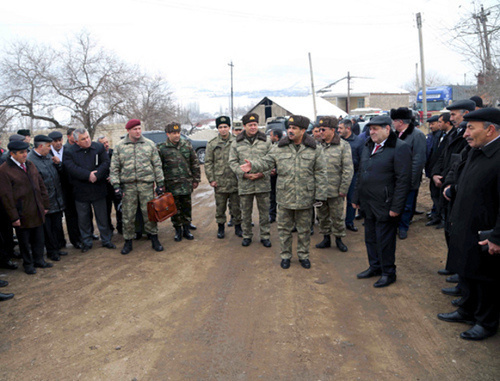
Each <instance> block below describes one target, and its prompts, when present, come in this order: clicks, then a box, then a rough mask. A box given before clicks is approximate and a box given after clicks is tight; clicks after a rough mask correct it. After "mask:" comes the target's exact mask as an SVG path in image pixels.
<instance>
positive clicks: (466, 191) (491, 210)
mask: <svg viewBox="0 0 500 381" xmlns="http://www.w3.org/2000/svg"><path fill="white" fill-rule="evenodd" d="M464 119H465V121H467V130H466V131H465V134H464V138H465V139H466V141H467V143H468V144H469V146H470V147H471V149H470V150H469V151H468V152H467V154H466V155H465V154H463V155H462V158H463V159H464V160H462V161H461V162H460V164H459V165H458V167H457V169H456V170H455V169H454V170H453V172H452V174H454V175H455V179H456V181H455V183H454V184H452V185H450V186H449V187H445V190H444V193H445V195H446V197H447V198H450V199H454V204H453V207H452V209H451V213H450V222H451V224H450V225H451V229H450V250H449V255H448V264H447V266H448V268H449V269H450V270H451V271H452V272H455V273H457V274H459V276H460V282H461V285H462V287H463V289H464V296H463V298H462V301H461V303H460V307H459V308H458V310H456V311H454V312H451V313H444V314H438V318H439V319H441V320H444V321H449V322H459V323H468V324H471V325H473V326H472V328H470V329H469V330H467V331H465V332H462V333H461V334H460V337H461V338H462V339H466V340H483V339H486V338H488V337H490V336H493V335H494V334H495V333H496V332H497V330H498V325H499V318H500V298H499V293H500V255H499V254H500V212H499V207H500V165H499V163H500V110H498V109H496V108H484V109H480V110H476V111H473V112H471V113H469V114H467V115H465V116H464ZM464 152H466V151H464ZM457 173H459V174H458V177H457ZM450 176H451V174H450ZM481 231H483V232H485V231H487V232H488V234H486V237H484V238H480V237H481V234H480V232H481Z"/></svg>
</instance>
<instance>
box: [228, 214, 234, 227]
mask: <svg viewBox="0 0 500 381" xmlns="http://www.w3.org/2000/svg"><path fill="white" fill-rule="evenodd" d="M233 225H234V223H233V216H231V219H230V220H229V222H228V223H227V226H229V227H231V226H233Z"/></svg>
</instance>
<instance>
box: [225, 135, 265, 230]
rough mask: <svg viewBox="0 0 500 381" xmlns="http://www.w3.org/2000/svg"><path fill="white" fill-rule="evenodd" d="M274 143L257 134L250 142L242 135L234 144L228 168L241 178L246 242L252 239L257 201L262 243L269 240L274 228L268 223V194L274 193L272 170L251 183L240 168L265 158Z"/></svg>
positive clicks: (240, 185)
mask: <svg viewBox="0 0 500 381" xmlns="http://www.w3.org/2000/svg"><path fill="white" fill-rule="evenodd" d="M271 146H272V145H271V142H270V141H268V140H267V139H266V135H265V134H264V133H262V132H260V131H259V132H257V134H256V135H255V136H254V137H253V138H250V139H249V138H247V136H246V132H245V131H243V132H242V133H241V134H240V135H238V136H237V137H236V141H235V142H234V143H233V144H231V150H230V154H229V165H230V167H231V169H232V170H233V172H234V173H235V174H236V176H237V178H238V194H239V195H240V201H241V214H242V219H243V220H242V228H243V238H250V239H251V238H252V236H253V233H252V210H253V200H254V198H255V199H256V200H257V206H258V209H259V228H260V239H261V240H262V239H269V237H270V230H271V224H270V223H269V192H270V191H271V180H270V177H269V176H270V170H266V171H263V172H262V173H263V174H264V177H263V178H260V179H258V180H249V179H245V178H243V175H244V173H243V171H242V170H241V168H240V165H242V164H245V159H246V160H255V159H258V158H261V157H263V156H264V155H266V154H267V153H268V152H269V150H270V149H271ZM255 173H256V172H255Z"/></svg>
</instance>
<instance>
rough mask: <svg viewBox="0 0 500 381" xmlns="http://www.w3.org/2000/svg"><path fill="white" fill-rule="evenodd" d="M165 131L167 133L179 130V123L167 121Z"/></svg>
mask: <svg viewBox="0 0 500 381" xmlns="http://www.w3.org/2000/svg"><path fill="white" fill-rule="evenodd" d="M165 132H166V133H167V134H168V133H171V132H181V125H180V124H179V123H177V122H172V123H169V124H167V126H166V127H165Z"/></svg>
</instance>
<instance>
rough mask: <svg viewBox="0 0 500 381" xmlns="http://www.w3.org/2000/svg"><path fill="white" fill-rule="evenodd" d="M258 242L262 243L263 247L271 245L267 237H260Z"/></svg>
mask: <svg viewBox="0 0 500 381" xmlns="http://www.w3.org/2000/svg"><path fill="white" fill-rule="evenodd" d="M260 243H262V245H263V246H264V247H271V246H272V244H271V241H270V240H268V239H261V240H260Z"/></svg>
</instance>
